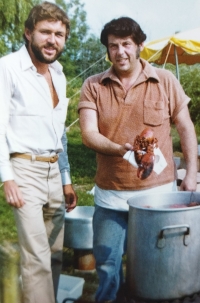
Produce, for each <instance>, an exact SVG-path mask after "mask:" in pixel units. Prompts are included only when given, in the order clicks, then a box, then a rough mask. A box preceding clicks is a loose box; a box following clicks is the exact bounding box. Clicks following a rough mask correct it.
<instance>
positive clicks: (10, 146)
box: [0, 46, 70, 183]
mask: <svg viewBox="0 0 200 303" xmlns="http://www.w3.org/2000/svg"><path fill="white" fill-rule="evenodd" d="M49 71H50V73H51V77H52V81H53V85H54V87H55V90H56V92H57V95H58V98H59V103H58V104H57V106H56V107H55V108H53V103H52V97H51V93H50V89H49V86H48V83H47V81H46V80H45V78H44V77H43V76H42V75H41V74H39V73H37V70H36V68H35V66H34V65H33V63H32V61H31V58H30V56H29V54H28V51H27V49H26V47H25V46H23V47H22V48H21V49H20V50H19V51H17V52H15V53H11V54H9V55H7V56H4V57H2V58H1V59H0V175H1V180H2V182H4V181H6V180H13V173H12V167H11V163H10V161H9V158H10V156H9V154H11V153H14V152H18V153H32V154H39V155H49V154H50V153H52V152H56V153H60V152H62V151H63V146H62V142H61V137H62V135H63V131H64V129H65V119H66V113H67V105H68V99H67V98H66V79H65V76H64V74H63V72H62V66H61V65H60V63H59V62H58V61H55V62H54V63H53V64H50V65H49ZM66 183H70V182H66Z"/></svg>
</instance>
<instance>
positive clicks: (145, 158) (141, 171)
mask: <svg viewBox="0 0 200 303" xmlns="http://www.w3.org/2000/svg"><path fill="white" fill-rule="evenodd" d="M157 142H158V141H157V139H156V138H154V133H153V130H152V129H151V128H145V129H144V130H143V131H142V133H141V134H140V135H139V136H136V138H135V141H134V152H135V161H136V163H137V164H138V170H137V176H138V178H140V179H141V180H144V179H146V178H148V177H149V176H150V174H151V173H152V170H153V166H154V160H155V156H154V148H155V147H157Z"/></svg>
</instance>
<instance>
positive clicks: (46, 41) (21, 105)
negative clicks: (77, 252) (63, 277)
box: [0, 2, 77, 303]
mask: <svg viewBox="0 0 200 303" xmlns="http://www.w3.org/2000/svg"><path fill="white" fill-rule="evenodd" d="M69 30H70V26H69V19H68V17H67V15H66V14H65V12H64V11H63V10H61V9H60V8H59V7H58V6H57V5H55V4H52V3H49V2H44V3H42V4H41V5H36V6H35V7H33V8H32V10H31V11H30V14H29V16H28V19H27V20H26V21H25V31H24V38H25V41H26V43H25V45H24V46H22V48H21V49H20V50H19V51H17V52H15V53H12V54H9V55H7V56H5V57H3V58H1V59H0V107H1V112H0V146H1V149H0V175H1V180H2V182H3V184H4V192H5V198H6V200H7V203H8V204H10V205H11V206H12V207H13V211H14V216H15V220H16V225H17V231H18V239H19V246H20V254H21V275H22V290H23V302H24V303H38V302H42V303H55V300H56V299H55V298H56V295H57V287H58V282H59V275H60V270H61V265H62V248H63V234H64V213H65V208H66V210H67V211H71V210H73V208H74V207H75V206H76V200H77V197H76V194H75V192H74V190H73V187H72V185H71V179H70V169H69V163H68V157H67V154H66V148H67V147H66V145H67V144H66V142H67V140H66V134H65V119H66V112H67V104H68V100H67V98H66V79H65V76H64V74H63V72H62V67H61V65H60V64H59V63H58V61H56V59H57V58H58V57H59V56H60V54H61V53H62V50H63V48H64V45H65V41H66V40H67V38H68V35H69ZM63 196H64V199H63ZM52 276H53V278H52Z"/></svg>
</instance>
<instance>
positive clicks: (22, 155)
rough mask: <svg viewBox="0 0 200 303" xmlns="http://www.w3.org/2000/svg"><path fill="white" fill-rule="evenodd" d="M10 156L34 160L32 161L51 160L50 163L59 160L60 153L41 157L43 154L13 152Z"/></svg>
mask: <svg viewBox="0 0 200 303" xmlns="http://www.w3.org/2000/svg"><path fill="white" fill-rule="evenodd" d="M10 157H11V158H22V159H26V160H32V161H41V162H50V163H54V162H56V161H58V155H55V156H52V157H41V156H36V155H28V154H20V153H12V154H10Z"/></svg>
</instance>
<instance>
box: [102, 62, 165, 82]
mask: <svg viewBox="0 0 200 303" xmlns="http://www.w3.org/2000/svg"><path fill="white" fill-rule="evenodd" d="M140 62H141V63H142V66H143V70H142V79H143V81H147V80H148V79H149V78H153V79H155V80H157V81H158V82H160V80H159V77H158V75H157V73H156V69H155V67H153V66H152V65H151V64H149V63H148V62H147V61H146V60H144V59H141V58H140ZM107 78H109V79H111V80H113V81H117V82H119V78H118V77H117V76H116V74H115V72H114V70H113V67H112V66H111V67H110V68H109V69H108V70H106V71H105V72H104V74H103V76H102V77H101V80H100V82H101V83H102V82H104V80H105V79H107ZM140 81H141V77H140Z"/></svg>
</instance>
